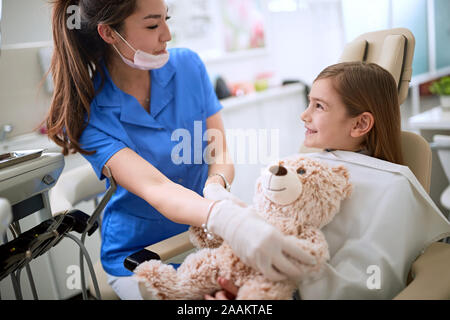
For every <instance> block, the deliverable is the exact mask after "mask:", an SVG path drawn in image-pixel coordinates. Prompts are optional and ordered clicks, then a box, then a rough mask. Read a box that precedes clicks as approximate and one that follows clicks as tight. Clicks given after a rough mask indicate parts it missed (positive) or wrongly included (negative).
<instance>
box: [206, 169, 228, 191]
mask: <svg viewBox="0 0 450 320" xmlns="http://www.w3.org/2000/svg"><path fill="white" fill-rule="evenodd" d="M214 176H219V177H221V178H222V180H223V183H224V184H225V190H227V191H228V192H230V191H231V185H230V184H229V183H228V180H227V178H225V175H223V174H222V173H219V172H217V173H213V174H211V175H209V176H208V178H210V177H214Z"/></svg>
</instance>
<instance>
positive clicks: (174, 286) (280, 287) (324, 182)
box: [134, 154, 352, 300]
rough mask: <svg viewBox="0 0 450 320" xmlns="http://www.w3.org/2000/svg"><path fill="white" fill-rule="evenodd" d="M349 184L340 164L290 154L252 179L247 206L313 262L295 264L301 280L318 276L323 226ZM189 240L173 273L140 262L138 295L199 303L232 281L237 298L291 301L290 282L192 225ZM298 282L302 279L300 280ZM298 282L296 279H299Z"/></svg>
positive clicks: (323, 254)
mask: <svg viewBox="0 0 450 320" xmlns="http://www.w3.org/2000/svg"><path fill="white" fill-rule="evenodd" d="M351 191H352V185H351V183H350V181H349V173H348V170H347V169H346V168H345V167H344V166H337V167H331V166H329V165H327V164H325V163H323V162H319V161H318V160H314V159H311V158H307V157H305V155H301V154H298V155H292V156H289V157H286V158H284V159H282V160H281V161H278V162H277V163H276V164H274V165H269V166H268V167H267V168H266V169H265V170H263V171H262V174H261V176H260V177H258V179H257V181H256V188H255V193H254V197H253V203H252V204H251V205H252V206H253V207H254V209H255V210H256V211H257V213H258V214H259V215H260V216H262V217H263V218H264V219H265V220H266V221H267V222H269V223H271V224H272V225H274V226H275V227H277V228H278V229H279V230H280V231H281V232H283V233H284V234H286V235H288V236H293V237H296V241H297V243H298V247H299V250H305V251H306V252H309V253H310V254H311V255H312V256H314V259H315V260H316V263H315V264H314V265H310V264H303V263H301V262H300V261H297V260H293V259H291V261H292V262H293V263H295V264H296V265H297V266H298V267H299V268H300V269H301V271H302V278H303V279H306V278H307V277H317V276H319V275H320V272H321V271H322V270H323V267H324V265H325V263H326V261H327V260H329V258H330V255H329V250H328V244H327V241H326V239H325V236H324V234H323V232H322V231H321V228H323V227H324V226H325V225H327V224H328V223H330V221H331V220H332V219H333V217H334V216H335V215H336V214H337V213H338V212H339V210H340V206H341V202H342V200H344V199H346V198H348V197H349V196H350V195H351ZM189 232H190V240H191V242H192V243H193V244H194V245H195V246H196V247H197V248H199V250H198V251H196V252H194V253H191V254H189V255H188V256H187V257H186V258H185V260H184V261H183V263H182V264H181V265H180V266H179V267H178V269H175V268H174V267H173V266H172V265H169V264H164V263H162V262H161V261H159V260H150V261H146V262H144V263H141V264H140V265H139V266H138V267H137V268H136V269H135V270H134V277H135V278H136V279H137V280H138V281H139V282H140V287H141V291H142V290H147V293H148V295H146V294H144V296H150V297H152V298H154V299H161V300H178V299H182V300H198V299H203V298H204V295H205V294H214V292H216V291H218V290H220V289H221V288H220V286H219V285H218V282H217V278H218V277H219V276H220V277H224V278H227V279H230V280H231V281H232V282H234V284H235V285H236V286H238V287H239V288H240V289H239V292H238V295H237V297H236V299H239V300H278V299H280V300H281V299H283V300H289V299H292V297H293V293H294V292H295V290H296V289H297V287H298V283H297V282H296V281H294V280H291V279H285V280H281V281H271V280H269V279H267V278H265V277H264V276H263V274H261V273H260V272H258V271H257V270H255V269H253V268H252V267H250V266H248V265H246V264H245V263H243V262H242V261H241V260H240V259H239V257H238V256H236V255H235V254H234V253H233V250H232V248H231V247H230V246H229V245H228V244H227V243H226V242H225V241H223V240H222V239H220V238H218V237H217V236H215V237H214V238H213V239H209V238H208V237H207V236H206V234H205V233H204V231H203V230H202V229H201V228H199V227H190V229H189ZM300 280H302V279H300ZM297 281H299V279H297Z"/></svg>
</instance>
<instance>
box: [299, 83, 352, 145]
mask: <svg viewBox="0 0 450 320" xmlns="http://www.w3.org/2000/svg"><path fill="white" fill-rule="evenodd" d="M309 100H310V101H309V106H308V108H307V109H306V110H305V111H304V112H303V114H302V115H301V119H302V121H304V122H305V128H306V133H305V141H304V145H305V146H306V147H309V148H320V149H338V150H349V151H353V150H354V149H355V148H357V146H355V145H354V139H353V138H352V137H351V135H350V133H351V129H352V128H353V127H354V125H355V119H353V118H351V117H349V116H348V115H347V111H346V109H345V106H344V104H343V103H342V101H341V99H340V97H339V95H338V93H337V92H336V90H335V89H334V87H333V82H332V80H331V79H320V80H317V81H315V82H314V84H313V85H312V88H311V92H310V94H309Z"/></svg>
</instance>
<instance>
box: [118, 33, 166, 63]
mask: <svg viewBox="0 0 450 320" xmlns="http://www.w3.org/2000/svg"><path fill="white" fill-rule="evenodd" d="M114 31H115V32H116V33H117V35H118V36H119V37H120V39H122V40H123V41H124V42H125V43H126V44H127V45H128V46H129V47H130V48H131V49H133V51H134V61H131V60H129V59H127V58H125V57H124V56H123V55H122V54H121V53H120V51H119V50H118V49H117V48H116V46H115V45H113V47H114V49H116V51H117V53H118V54H119V56H120V57H121V58H122V60H123V62H125V63H126V64H127V65H129V66H130V67H132V68H135V69H139V70H152V69H159V68H162V67H163V66H164V65H165V64H166V63H167V61H169V53H168V52H167V53H164V54H159V55H153V54H150V53H147V52H144V51H141V50H136V49H134V48H133V47H132V46H131V45H130V44H129V43H128V41H127V40H125V39H124V38H123V37H122V36H121V35H120V33H119V32H117V31H116V30H114Z"/></svg>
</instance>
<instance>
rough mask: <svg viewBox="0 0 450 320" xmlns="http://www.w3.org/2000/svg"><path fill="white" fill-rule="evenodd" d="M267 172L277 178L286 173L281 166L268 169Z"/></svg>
mask: <svg viewBox="0 0 450 320" xmlns="http://www.w3.org/2000/svg"><path fill="white" fill-rule="evenodd" d="M269 171H270V172H271V173H272V174H273V175H276V176H278V177H283V176H285V175H287V173H288V171H287V169H286V168H285V167H283V166H272V167H270V168H269Z"/></svg>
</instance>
